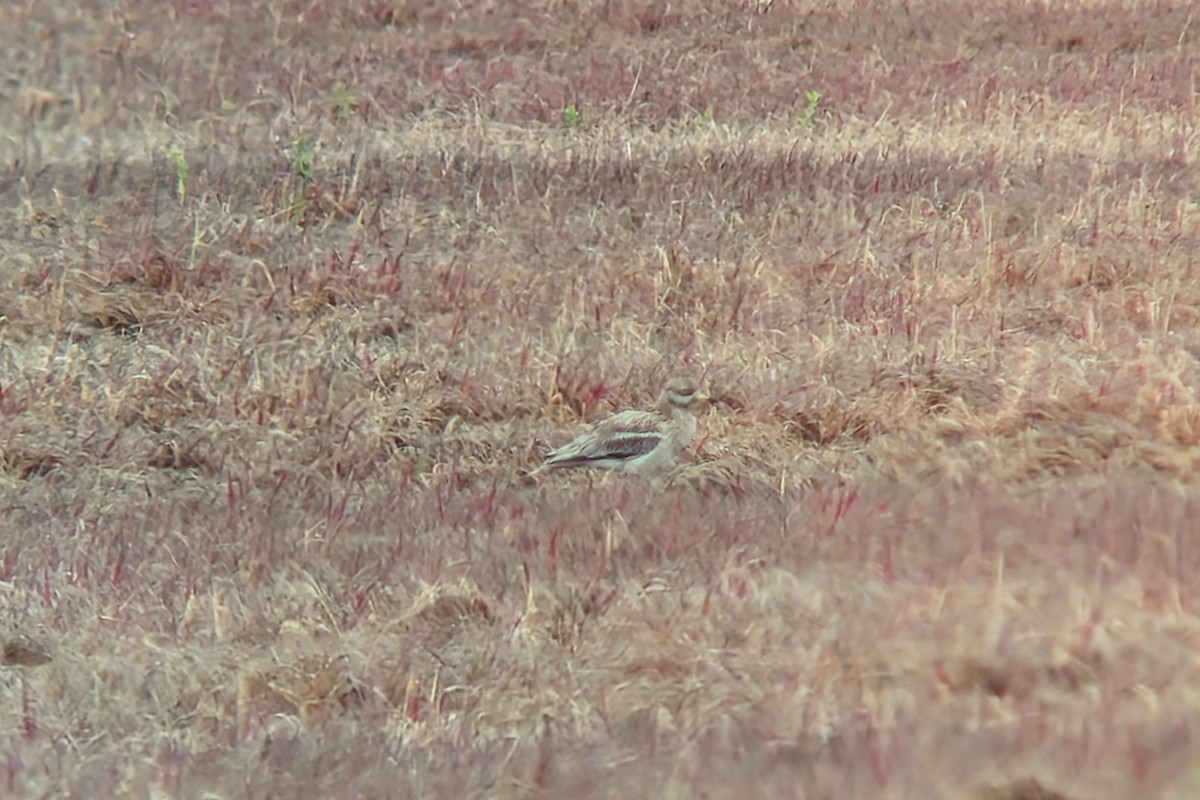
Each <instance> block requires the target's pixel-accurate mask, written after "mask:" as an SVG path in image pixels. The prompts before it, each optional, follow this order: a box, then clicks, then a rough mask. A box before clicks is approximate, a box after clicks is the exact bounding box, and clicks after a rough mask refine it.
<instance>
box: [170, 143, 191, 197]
mask: <svg viewBox="0 0 1200 800" xmlns="http://www.w3.org/2000/svg"><path fill="white" fill-rule="evenodd" d="M167 156H168V157H169V158H170V159H171V166H172V167H174V169H175V197H176V198H178V199H179V202H181V203H182V202H183V201H184V200H185V199H186V198H187V180H188V165H187V156H185V155H184V154H183V148H182V147H180V146H179V145H172V146H171V149H170V150H169V151H168V152H167Z"/></svg>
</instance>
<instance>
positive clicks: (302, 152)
mask: <svg viewBox="0 0 1200 800" xmlns="http://www.w3.org/2000/svg"><path fill="white" fill-rule="evenodd" d="M288 158H289V159H290V160H291V162H292V174H293V175H295V176H296V177H297V178H299V179H300V183H301V184H302V185H303V186H309V185H310V184H312V183H313V182H314V181H315V180H316V171H315V167H314V161H315V158H314V152H313V141H312V138H311V137H309V135H308V134H307V133H302V134H300V136H299V138H297V139H296V141H295V143H294V144H293V145H292V148H291V150H289V151H288Z"/></svg>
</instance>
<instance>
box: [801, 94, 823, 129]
mask: <svg viewBox="0 0 1200 800" xmlns="http://www.w3.org/2000/svg"><path fill="white" fill-rule="evenodd" d="M819 102H821V93H820V92H818V91H814V90H811V89H810V90H809V91H807V92H805V93H804V114H803V115H802V116H801V117H800V127H802V128H807V127H808V126H809V125H812V121H813V117H815V116H816V115H817V103H819Z"/></svg>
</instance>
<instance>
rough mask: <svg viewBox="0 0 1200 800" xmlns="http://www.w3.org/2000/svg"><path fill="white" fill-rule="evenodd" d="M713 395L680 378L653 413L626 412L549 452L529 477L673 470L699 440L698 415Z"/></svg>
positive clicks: (660, 399) (647, 472) (662, 396)
mask: <svg viewBox="0 0 1200 800" xmlns="http://www.w3.org/2000/svg"><path fill="white" fill-rule="evenodd" d="M708 401H709V396H708V395H707V394H705V393H703V392H701V391H699V390H697V389H696V387H695V386H694V385H693V384H692V383H690V382H688V381H686V380H682V379H678V378H677V379H675V380H672V381H671V382H670V383H668V384H667V385H666V387H665V388H664V389H663V390H662V394H660V395H659V397H658V403H657V404H656V405H655V410H654V411H636V410H630V411H622V412H620V413H618V414H614V415H613V416H611V417H609V418H608V419H605V420H603V421H601V422H598V423H597V424H596V425H595V426H593V427H592V429H591V430H589V431H588V432H587V433H585V434H583V435H582V436H579V437H577V438H576V439H573V440H572V441H570V442H568V443H567V444H565V445H563V446H562V447H560V448H558V449H557V450H554V451H552V452H550V453H549V454H548V455H547V456H546V460H545V461H543V462H542V464H541V465H540V466H539V467H538V468H537V469H535V470H534V471H533V472H532V473H530V474H531V475H534V476H536V475H540V474H541V473H543V472H546V471H548V470H552V469H572V468H581V467H593V468H597V469H610V470H616V471H619V472H626V473H631V474H635V475H645V474H649V473H652V472H657V471H660V470H663V469H665V468H666V467H668V466H670V465H671V464H672V463H673V462H674V461H675V459H676V457H677V456H678V455H679V452H680V451H681V450H682V449H683V448H685V447H687V445H688V444H689V443H690V442H691V440H692V437H693V436H695V435H696V417H695V412H696V411H698V410H699V409H700V408H701V407H702V406H704V405H705V404H707V403H708Z"/></svg>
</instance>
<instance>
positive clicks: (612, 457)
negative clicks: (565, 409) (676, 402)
mask: <svg viewBox="0 0 1200 800" xmlns="http://www.w3.org/2000/svg"><path fill="white" fill-rule="evenodd" d="M662 426H663V420H662V418H661V417H659V416H658V415H657V414H652V413H650V412H647V411H622V412H621V413H620V414H616V415H614V416H611V417H609V418H608V419H606V420H604V421H603V422H601V423H600V424H598V425H597V426H596V427H594V428H592V430H590V431H588V432H587V433H585V434H583V435H582V436H580V437H579V438H577V439H575V440H574V441H571V442H568V443H567V444H565V445H563V446H562V447H560V448H558V449H557V450H555V451H554V452H553V453H551V454H550V455H549V456H547V458H546V461H547V463H548V464H554V465H555V466H564V467H565V466H585V465H587V464H589V463H593V462H600V461H608V462H611V461H626V460H628V459H631V458H637V457H638V456H643V455H645V454H646V453H649V452H650V451H651V450H653V449H654V448H655V447H658V444H659V442H661V441H662V437H663V432H662Z"/></svg>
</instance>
